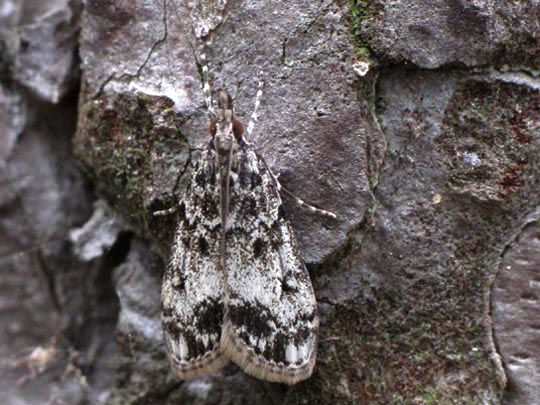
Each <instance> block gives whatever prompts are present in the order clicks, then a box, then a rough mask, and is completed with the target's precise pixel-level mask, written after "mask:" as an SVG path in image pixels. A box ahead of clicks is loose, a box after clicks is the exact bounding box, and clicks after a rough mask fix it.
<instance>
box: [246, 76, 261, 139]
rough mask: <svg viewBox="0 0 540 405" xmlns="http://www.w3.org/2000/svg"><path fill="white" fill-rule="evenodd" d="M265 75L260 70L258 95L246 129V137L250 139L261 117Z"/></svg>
mask: <svg viewBox="0 0 540 405" xmlns="http://www.w3.org/2000/svg"><path fill="white" fill-rule="evenodd" d="M263 76H264V72H263V71H262V70H261V71H260V72H259V84H258V86H257V95H256V96H255V106H254V107H253V112H252V113H251V117H250V119H249V123H248V126H247V129H246V137H247V138H248V140H249V139H250V138H251V134H252V133H253V129H254V128H255V123H256V122H257V120H258V118H259V106H260V105H261V100H262V96H263V87H264V79H263Z"/></svg>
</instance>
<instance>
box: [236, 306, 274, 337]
mask: <svg viewBox="0 0 540 405" xmlns="http://www.w3.org/2000/svg"><path fill="white" fill-rule="evenodd" d="M229 316H230V319H231V322H232V323H233V325H236V326H240V325H242V326H246V327H247V330H248V331H249V334H251V335H253V336H270V335H271V334H272V332H273V329H272V328H271V327H270V325H269V320H270V318H269V316H268V312H267V311H266V309H265V308H264V307H263V306H261V305H250V304H247V303H243V304H240V305H230V307H229ZM246 339H247V336H246ZM246 343H248V342H247V340H246Z"/></svg>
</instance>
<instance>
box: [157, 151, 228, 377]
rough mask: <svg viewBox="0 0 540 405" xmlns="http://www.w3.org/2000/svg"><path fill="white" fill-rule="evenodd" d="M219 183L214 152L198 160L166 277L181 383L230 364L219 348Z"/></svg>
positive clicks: (166, 326) (169, 329)
mask: <svg viewBox="0 0 540 405" xmlns="http://www.w3.org/2000/svg"><path fill="white" fill-rule="evenodd" d="M212 182H213V183H214V184H212ZM215 182H216V174H215V165H214V157H213V151H212V150H209V149H208V150H206V151H205V152H203V153H202V155H201V157H200V158H199V160H198V161H197V163H196V165H195V167H194V169H193V173H192V177H191V181H190V184H189V186H188V188H187V190H186V192H185V194H184V197H183V199H182V202H181V204H180V206H179V209H178V217H179V219H178V226H177V230H176V234H175V237H174V245H173V249H172V256H171V259H170V262H169V265H168V267H167V269H166V271H165V274H164V277H163V286H162V292H161V302H162V308H161V317H162V323H163V330H164V338H165V343H166V345H167V349H168V350H167V354H168V356H169V360H170V363H171V366H172V368H173V370H174V371H175V373H176V374H177V375H178V376H179V377H180V378H182V379H192V378H197V377H201V376H204V375H207V374H209V373H211V372H213V371H217V370H219V369H220V368H221V367H223V366H224V365H225V364H226V363H227V362H228V358H226V357H225V355H224V353H223V350H222V347H221V343H220V341H221V334H222V326H223V316H224V311H225V302H224V298H225V279H224V275H223V272H221V271H219V268H218V263H219V246H218V245H219V237H218V235H219V233H220V227H221V220H220V216H219V211H218V210H219V208H218V207H219V203H220V196H219V192H218V191H217V190H218V187H216V186H215Z"/></svg>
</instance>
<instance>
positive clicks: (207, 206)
mask: <svg viewBox="0 0 540 405" xmlns="http://www.w3.org/2000/svg"><path fill="white" fill-rule="evenodd" d="M261 83H262V82H260V83H259V92H258V97H257V101H256V104H255V110H254V113H253V116H252V120H251V122H250V125H249V126H248V132H249V128H250V127H251V128H252V124H253V122H254V120H256V110H257V107H258V105H259V100H260V94H262V90H261V88H262V84H261ZM206 90H208V89H206ZM208 94H210V93H209V90H208ZM208 98H210V101H208V100H207V104H208V103H209V105H212V102H211V97H210V96H209V95H208ZM280 190H281V186H280V184H279V181H278V179H277V177H276V176H275V175H274V174H273V173H272V172H271V170H270V169H269V167H268V166H267V164H266V163H265V161H264V160H263V158H262V157H260V156H259V155H258V153H257V152H256V150H255V148H254V146H253V145H252V144H251V143H250V142H249V141H248V140H247V139H246V136H245V134H244V127H243V125H242V123H241V122H240V121H238V120H237V119H236V118H235V116H234V110H233V103H232V99H231V97H230V95H229V94H228V93H227V92H226V91H223V90H222V91H220V92H219V96H218V108H217V111H216V112H215V114H214V117H213V119H212V120H211V123H210V140H209V142H208V144H207V145H206V147H205V148H204V150H203V151H202V153H201V156H200V158H199V159H198V160H197V161H196V163H195V165H194V168H193V171H192V176H191V179H190V182H189V185H188V187H187V190H186V191H185V194H184V196H183V198H182V199H181V202H180V204H179V207H178V209H177V211H178V225H177V229H176V233H175V237H174V243H173V248H172V254H171V258H170V262H169V264H168V267H167V269H166V272H165V274H164V279H163V287H162V293H161V300H162V314H161V317H162V323H163V330H164V336H165V342H166V346H167V351H168V357H169V360H170V363H171V365H172V369H173V370H174V372H175V373H176V374H177V375H178V376H179V377H180V378H182V379H193V378H198V377H201V376H205V375H207V374H210V373H212V372H215V371H217V370H219V369H221V368H222V367H223V366H224V365H225V364H227V363H228V362H229V361H233V362H234V363H236V364H237V365H239V366H240V367H241V368H242V369H243V370H244V371H245V372H247V373H249V374H251V375H253V376H255V377H257V378H259V379H263V380H268V381H273V382H280V383H286V384H295V383H297V382H299V381H302V380H305V379H307V378H309V377H310V376H311V374H312V372H313V368H314V365H315V359H316V353H317V331H318V328H319V317H318V314H317V304H316V300H315V295H314V292H313V287H312V285H311V281H310V278H309V274H308V272H307V269H306V266H305V264H304V262H303V261H302V259H301V257H300V253H299V251H298V247H297V242H296V239H295V237H294V235H293V231H292V229H291V225H290V224H289V222H288V221H287V219H286V218H285V214H284V208H283V204H282V200H281V196H280ZM299 203H301V204H303V205H306V204H304V203H303V202H302V201H301V200H300V201H299ZM313 209H314V210H317V209H315V208H313Z"/></svg>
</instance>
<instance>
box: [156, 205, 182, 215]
mask: <svg viewBox="0 0 540 405" xmlns="http://www.w3.org/2000/svg"><path fill="white" fill-rule="evenodd" d="M176 211H178V207H176V206H175V207H171V208H169V209H166V210H159V211H154V212H153V213H152V215H153V216H155V217H164V216H166V215H172V214H174V213H175V212H176Z"/></svg>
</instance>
